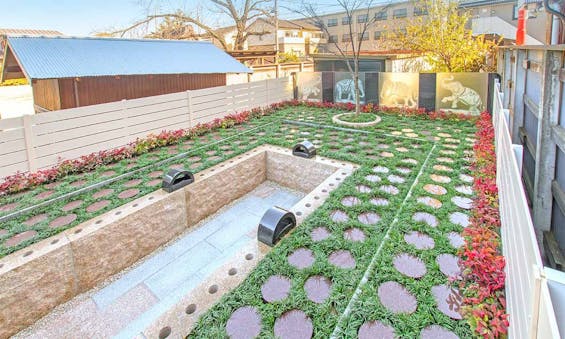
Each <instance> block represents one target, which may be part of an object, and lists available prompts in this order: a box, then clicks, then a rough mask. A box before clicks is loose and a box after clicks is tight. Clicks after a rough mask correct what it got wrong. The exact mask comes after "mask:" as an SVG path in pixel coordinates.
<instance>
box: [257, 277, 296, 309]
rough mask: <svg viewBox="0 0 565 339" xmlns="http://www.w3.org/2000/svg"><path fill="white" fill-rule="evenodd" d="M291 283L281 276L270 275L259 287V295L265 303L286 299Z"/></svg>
mask: <svg viewBox="0 0 565 339" xmlns="http://www.w3.org/2000/svg"><path fill="white" fill-rule="evenodd" d="M291 285H292V283H291V281H290V279H289V278H287V277H285V276H282V275H272V276H270V277H269V279H267V281H265V283H264V284H263V286H261V295H262V296H263V299H264V300H265V301H266V302H270V303H272V302H275V301H281V300H283V299H286V297H288V294H289V293H290V287H291Z"/></svg>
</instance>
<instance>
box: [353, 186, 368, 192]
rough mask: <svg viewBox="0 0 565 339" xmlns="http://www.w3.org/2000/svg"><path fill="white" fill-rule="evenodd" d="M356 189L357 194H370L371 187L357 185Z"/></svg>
mask: <svg viewBox="0 0 565 339" xmlns="http://www.w3.org/2000/svg"><path fill="white" fill-rule="evenodd" d="M355 188H356V189H357V192H359V193H371V187H369V186H366V185H357V187H355Z"/></svg>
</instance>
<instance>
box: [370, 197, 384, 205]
mask: <svg viewBox="0 0 565 339" xmlns="http://www.w3.org/2000/svg"><path fill="white" fill-rule="evenodd" d="M369 202H370V203H371V204H373V205H375V206H387V205H388V200H387V199H385V198H373V199H371V200H369Z"/></svg>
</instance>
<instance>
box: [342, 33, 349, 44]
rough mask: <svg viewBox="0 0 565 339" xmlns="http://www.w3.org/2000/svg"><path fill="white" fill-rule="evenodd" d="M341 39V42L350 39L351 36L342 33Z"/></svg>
mask: <svg viewBox="0 0 565 339" xmlns="http://www.w3.org/2000/svg"><path fill="white" fill-rule="evenodd" d="M341 41H343V42H347V41H351V36H349V34H344V35H343V36H342V37H341Z"/></svg>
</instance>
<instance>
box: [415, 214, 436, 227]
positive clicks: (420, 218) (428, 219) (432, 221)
mask: <svg viewBox="0 0 565 339" xmlns="http://www.w3.org/2000/svg"><path fill="white" fill-rule="evenodd" d="M412 220H414V221H416V222H423V223H426V224H428V226H431V227H437V225H438V221H437V218H436V217H435V216H434V215H433V214H430V213H427V212H416V213H414V215H413V216H412Z"/></svg>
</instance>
